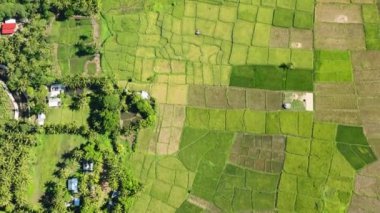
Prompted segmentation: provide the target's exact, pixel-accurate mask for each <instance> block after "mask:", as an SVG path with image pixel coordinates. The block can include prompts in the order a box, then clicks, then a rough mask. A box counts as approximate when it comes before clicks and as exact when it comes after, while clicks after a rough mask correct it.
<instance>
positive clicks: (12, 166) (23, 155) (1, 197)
mask: <svg viewBox="0 0 380 213" xmlns="http://www.w3.org/2000/svg"><path fill="white" fill-rule="evenodd" d="M3 131H4V129H1V132H0V156H1V158H0V167H1V169H0V175H1V176H2V178H1V180H0V185H1V187H0V208H3V209H4V208H6V209H13V210H14V211H23V210H22V209H24V211H28V207H27V203H26V197H25V196H26V190H27V188H26V187H25V184H28V182H29V179H30V174H29V172H28V168H29V166H30V165H31V164H32V155H31V152H30V150H31V147H33V146H35V145H36V143H37V140H36V138H35V137H34V136H33V135H30V134H28V133H17V132H13V133H4V132H3Z"/></svg>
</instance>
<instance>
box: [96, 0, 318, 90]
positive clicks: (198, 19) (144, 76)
mask: <svg viewBox="0 0 380 213" xmlns="http://www.w3.org/2000/svg"><path fill="white" fill-rule="evenodd" d="M156 4H157V5H160V3H156ZM313 4H314V1H306V2H304V1H298V2H297V3H296V1H283V2H282V1H281V2H279V3H278V5H277V6H278V7H276V4H271V3H266V2H263V3H262V4H260V3H258V2H252V3H251V2H250V3H246V2H241V3H233V2H229V3H228V4H227V3H225V4H209V3H207V2H194V1H178V2H177V3H176V4H173V5H172V6H168V7H166V6H163V5H161V6H157V8H156V10H158V11H159V12H160V13H156V12H150V11H144V12H142V11H141V12H140V13H133V14H132V13H130V14H123V15H120V13H118V12H117V11H118V10H117V9H116V8H115V7H114V6H110V5H109V6H107V7H106V8H108V7H110V8H113V9H112V10H111V9H110V10H106V11H105V13H104V14H103V19H102V22H103V23H102V26H103V28H104V30H103V33H102V37H103V41H104V43H103V49H104V54H103V57H102V66H103V70H105V71H106V72H110V73H113V74H114V75H115V76H116V78H117V79H118V80H124V81H125V80H131V79H133V80H136V81H138V82H147V83H157V82H159V83H168V82H169V83H170V82H176V83H179V82H181V83H180V84H183V83H186V84H203V85H228V82H229V75H230V72H231V67H230V66H229V65H245V64H263V65H265V64H270V65H275V66H278V65H280V64H281V63H289V62H292V63H293V64H294V65H295V66H296V67H297V68H301V69H312V68H313V63H312V58H313V52H312V51H311V47H312V44H311V43H312V32H311V31H310V30H297V29H292V30H291V31H292V35H291V36H290V45H287V46H286V47H285V46H284V47H282V46H281V47H278V46H276V45H272V46H273V47H276V48H268V47H269V46H270V37H271V28H272V23H274V22H277V21H278V20H283V16H284V15H285V16H287V14H284V13H282V11H281V10H290V11H292V12H291V13H292V14H293V15H294V17H295V18H294V24H293V18H292V19H291V20H292V23H291V25H292V26H293V25H294V26H295V27H296V28H297V27H298V28H307V29H311V28H312V27H311V26H312V22H313V11H314V9H313V7H312V5H313ZM210 14H212V15H210ZM293 15H292V17H293ZM196 30H199V32H200V35H199V36H197V35H195V31H196ZM286 30H288V29H286ZM293 31H294V33H293ZM293 34H294V35H293ZM277 47H278V48H277ZM290 47H292V48H295V49H293V50H291V49H289V48H290ZM300 48H301V49H302V50H298V49H300ZM300 75H301V76H302V74H300ZM301 78H302V77H301Z"/></svg>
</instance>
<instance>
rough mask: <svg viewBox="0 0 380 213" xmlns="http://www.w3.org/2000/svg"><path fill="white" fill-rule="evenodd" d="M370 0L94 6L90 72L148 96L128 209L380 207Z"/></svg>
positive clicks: (374, 18) (174, 0) (127, 0)
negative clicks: (150, 119) (150, 104)
mask: <svg viewBox="0 0 380 213" xmlns="http://www.w3.org/2000/svg"><path fill="white" fill-rule="evenodd" d="M378 3H379V2H376V1H375V0H351V1H350V0H340V1H337V0H265V1H263V0H262V1H260V0H240V1H237V0H198V1H195V0H159V1H149V0H146V1H134V0H109V1H104V2H103V5H102V10H101V23H100V27H101V40H102V42H101V43H102V48H101V52H102V55H101V66H102V72H103V73H102V74H103V75H112V76H114V77H115V78H116V79H117V81H118V84H119V85H120V86H122V87H126V88H130V89H135V90H146V91H148V92H149V93H150V94H151V95H152V96H153V97H154V98H155V99H156V101H157V104H158V114H159V118H158V122H157V124H156V126H155V127H153V128H150V129H145V130H142V131H141V132H140V133H139V136H138V143H137V149H136V151H135V152H134V153H133V154H131V156H130V162H131V167H132V169H133V171H134V174H135V175H136V176H137V177H138V179H139V180H140V181H141V182H142V183H143V184H144V190H143V192H142V193H141V194H140V195H139V197H138V198H137V199H136V201H135V202H134V204H133V207H132V210H131V211H132V212H165V213H166V212H371V211H375V209H377V207H380V200H379V198H378V197H379V195H380V194H379V186H380V179H379V177H380V173H379V171H380V170H379V168H380V164H379V162H378V160H377V158H378V157H377V156H379V153H380V146H379V145H380V116H379V115H380V113H379V112H378V105H379V103H380V92H379V91H380V90H379V89H380V87H379V85H380V84H379V81H380V60H379V59H380V46H379V44H380V33H379V27H380V17H379V10H380V8H378V5H377V4H378ZM304 93H310V94H312V95H308V96H306V95H302V94H304ZM304 97H308V98H304ZM310 97H311V98H310ZM288 101H293V102H292V103H291V104H290V106H291V109H284V107H283V104H285V103H287V102H288ZM305 109H306V110H305ZM310 109H311V110H310ZM62 113H64V112H62ZM65 117H66V116H65ZM75 117H76V116H75Z"/></svg>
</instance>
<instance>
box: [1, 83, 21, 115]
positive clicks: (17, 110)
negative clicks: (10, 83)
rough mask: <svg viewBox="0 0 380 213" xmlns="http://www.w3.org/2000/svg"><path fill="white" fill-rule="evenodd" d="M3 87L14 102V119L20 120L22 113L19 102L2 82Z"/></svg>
mask: <svg viewBox="0 0 380 213" xmlns="http://www.w3.org/2000/svg"><path fill="white" fill-rule="evenodd" d="M0 84H1V86H2V87H3V88H4V90H5V92H6V93H7V94H8V96H9V98H10V99H11V101H12V107H13V112H14V119H15V120H18V118H19V116H20V111H19V107H18V104H17V102H16V101H15V98H14V97H13V95H12V93H11V92H10V91H9V89H8V87H7V85H6V84H5V83H4V82H3V81H0Z"/></svg>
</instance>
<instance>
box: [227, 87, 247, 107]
mask: <svg viewBox="0 0 380 213" xmlns="http://www.w3.org/2000/svg"><path fill="white" fill-rule="evenodd" d="M245 96H246V95H245V89H239V88H233V87H229V88H228V89H227V100H228V105H229V107H230V108H236V109H244V108H245V106H246V104H245Z"/></svg>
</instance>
